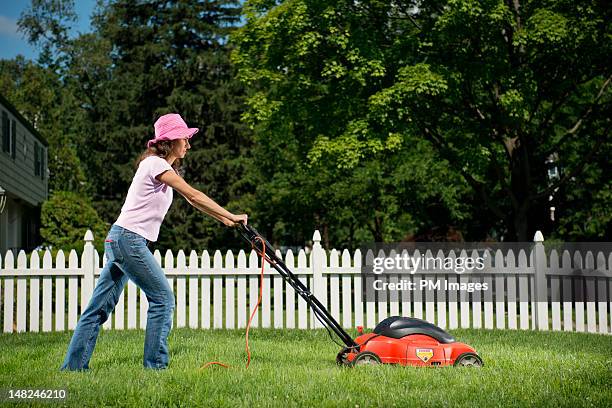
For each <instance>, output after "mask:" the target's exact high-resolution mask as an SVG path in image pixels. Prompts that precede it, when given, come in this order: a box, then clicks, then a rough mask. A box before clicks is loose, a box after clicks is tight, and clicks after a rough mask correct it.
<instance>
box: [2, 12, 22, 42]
mask: <svg viewBox="0 0 612 408" xmlns="http://www.w3.org/2000/svg"><path fill="white" fill-rule="evenodd" d="M0 35H7V36H10V37H14V38H19V39H21V34H20V33H19V32H18V31H17V20H13V19H11V18H9V17H6V16H2V15H0Z"/></svg>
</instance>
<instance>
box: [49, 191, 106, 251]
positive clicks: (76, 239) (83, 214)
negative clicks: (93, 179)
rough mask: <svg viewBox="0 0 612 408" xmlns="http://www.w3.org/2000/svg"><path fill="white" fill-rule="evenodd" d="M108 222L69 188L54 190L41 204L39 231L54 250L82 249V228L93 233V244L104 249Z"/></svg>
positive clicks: (83, 234)
mask: <svg viewBox="0 0 612 408" xmlns="http://www.w3.org/2000/svg"><path fill="white" fill-rule="evenodd" d="M109 227H110V225H108V224H107V223H105V222H103V221H102V220H101V219H100V217H99V216H98V213H97V212H96V210H95V209H94V208H93V206H92V205H91V203H90V202H89V200H88V199H86V198H84V197H82V196H80V195H78V194H76V193H72V192H69V191H56V192H55V193H54V194H53V195H52V196H51V198H50V199H49V200H48V201H46V202H45V203H44V204H43V206H42V213H41V229H40V234H41V237H42V239H43V245H47V246H51V247H52V248H53V250H58V249H62V250H64V251H70V250H71V249H76V250H77V251H78V252H82V251H83V246H84V237H85V232H86V231H87V230H88V229H89V230H91V231H92V233H93V234H94V246H95V248H96V249H97V250H98V253H103V252H104V238H105V237H106V233H107V232H108V229H109Z"/></svg>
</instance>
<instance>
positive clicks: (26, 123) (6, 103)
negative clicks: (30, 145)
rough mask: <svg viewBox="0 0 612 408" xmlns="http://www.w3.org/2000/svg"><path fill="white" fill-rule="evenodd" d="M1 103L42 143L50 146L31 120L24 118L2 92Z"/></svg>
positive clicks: (0, 95)
mask: <svg viewBox="0 0 612 408" xmlns="http://www.w3.org/2000/svg"><path fill="white" fill-rule="evenodd" d="M0 103H2V105H4V106H5V107H6V108H7V109H8V110H9V111H10V112H11V113H12V114H13V115H15V117H16V118H17V120H19V121H20V122H21V124H23V126H25V127H26V128H27V129H28V130H29V131H30V132H31V133H32V134H33V135H34V136H35V137H36V138H37V139H38V140H39V141H40V143H42V144H44V145H45V146H47V147H49V143H48V142H47V140H46V139H45V138H44V137H42V135H41V134H40V133H38V131H37V130H36V129H34V126H32V124H31V123H30V121H28V120H27V119H26V118H24V117H23V115H21V113H19V111H18V110H17V108H15V107H14V106H13V104H12V103H10V102H9V101H8V100H7V99H6V98H5V97H4V96H3V95H2V94H0Z"/></svg>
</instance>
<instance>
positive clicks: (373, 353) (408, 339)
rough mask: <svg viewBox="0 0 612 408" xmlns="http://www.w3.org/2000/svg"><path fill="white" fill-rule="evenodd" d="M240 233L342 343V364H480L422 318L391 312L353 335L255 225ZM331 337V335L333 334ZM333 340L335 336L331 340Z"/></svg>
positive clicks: (468, 350) (469, 350) (339, 360)
mask: <svg viewBox="0 0 612 408" xmlns="http://www.w3.org/2000/svg"><path fill="white" fill-rule="evenodd" d="M238 228H239V232H240V234H241V235H242V236H243V237H244V238H245V239H246V240H247V241H248V242H249V243H250V244H251V246H252V248H253V249H254V250H255V252H257V254H258V255H259V256H261V257H262V262H264V260H265V261H266V262H268V263H269V264H270V265H271V266H272V267H273V268H274V269H275V270H276V271H277V272H278V273H279V274H280V275H281V276H282V277H283V279H284V280H285V281H286V282H287V283H288V284H289V285H291V286H292V287H293V289H294V290H295V292H296V293H297V294H299V295H300V296H301V297H302V298H303V299H304V300H305V301H306V303H307V304H308V305H309V306H310V308H311V310H312V312H313V313H314V315H315V316H316V317H317V319H318V320H319V321H320V322H321V324H322V325H323V326H324V327H325V328H326V329H327V330H328V332H329V333H330V336H331V332H332V331H333V332H334V333H335V334H336V335H337V336H338V338H339V339H340V340H341V341H342V343H343V344H344V345H342V344H338V343H337V342H336V344H338V345H339V346H341V347H342V349H341V350H340V352H339V353H338V355H337V357H336V362H337V363H338V365H341V366H350V367H354V366H359V365H368V364H399V365H403V366H450V365H452V366H467V367H481V366H482V365H483V362H482V359H481V358H480V356H478V354H477V353H476V351H475V350H474V349H473V348H472V347H470V346H468V345H467V344H464V343H460V342H458V341H456V340H455V338H454V337H453V336H451V335H450V334H449V333H447V332H446V331H444V330H442V329H441V328H439V327H438V326H435V325H433V324H431V323H429V322H427V321H425V320H421V319H416V318H412V317H400V316H392V317H388V318H386V319H384V320H383V321H382V322H380V323H379V324H378V325H377V326H376V327H375V328H374V330H373V331H372V332H371V333H364V332H363V328H362V327H361V326H359V327H358V328H357V330H358V332H359V336H358V337H357V338H355V339H354V340H353V338H352V337H351V336H350V335H349V334H348V333H347V332H346V331H345V330H344V329H343V328H342V326H340V324H339V323H338V322H337V321H336V319H334V317H333V316H332V315H331V314H330V313H329V311H328V310H327V309H326V308H325V306H323V304H322V303H321V302H320V301H319V300H318V299H317V298H316V297H315V296H314V295H313V294H312V293H311V292H310V290H308V288H307V287H306V286H305V285H304V284H303V283H302V282H301V281H300V280H299V279H298V278H297V277H296V276H295V275H294V274H293V272H291V271H290V270H289V268H287V266H286V265H285V263H284V262H283V260H282V259H281V258H279V257H278V256H277V255H276V253H275V250H274V247H273V246H272V245H271V244H270V243H269V242H268V241H267V240H266V239H265V238H264V237H262V236H261V235H260V234H259V233H258V232H257V230H255V228H253V227H251V226H250V225H245V224H244V223H239V225H238ZM332 340H333V337H332ZM334 342H335V340H334Z"/></svg>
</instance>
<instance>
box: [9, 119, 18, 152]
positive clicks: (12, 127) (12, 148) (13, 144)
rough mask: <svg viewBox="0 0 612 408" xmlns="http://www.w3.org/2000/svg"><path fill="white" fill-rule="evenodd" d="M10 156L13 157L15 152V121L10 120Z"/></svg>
mask: <svg viewBox="0 0 612 408" xmlns="http://www.w3.org/2000/svg"><path fill="white" fill-rule="evenodd" d="M10 139H11V140H10V142H11V157H12V158H13V159H14V158H15V156H16V153H17V122H16V121H15V119H13V120H12V121H11V138H10Z"/></svg>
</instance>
